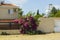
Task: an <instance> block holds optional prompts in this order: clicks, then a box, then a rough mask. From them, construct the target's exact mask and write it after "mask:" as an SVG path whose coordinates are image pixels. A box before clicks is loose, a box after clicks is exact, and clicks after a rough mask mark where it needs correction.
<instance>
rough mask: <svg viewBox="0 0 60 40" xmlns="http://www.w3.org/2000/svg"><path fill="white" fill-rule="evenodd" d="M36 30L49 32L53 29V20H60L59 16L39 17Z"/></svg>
mask: <svg viewBox="0 0 60 40" xmlns="http://www.w3.org/2000/svg"><path fill="white" fill-rule="evenodd" d="M39 20H40V22H39V27H38V30H41V31H43V32H46V33H49V32H53V31H54V26H55V23H54V22H55V20H60V18H39Z"/></svg>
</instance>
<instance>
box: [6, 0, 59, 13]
mask: <svg viewBox="0 0 60 40" xmlns="http://www.w3.org/2000/svg"><path fill="white" fill-rule="evenodd" d="M6 2H8V3H14V4H17V5H19V6H20V7H21V8H22V10H23V11H24V14H26V13H27V12H29V11H33V12H36V10H37V9H39V11H40V13H44V12H45V11H46V7H47V6H48V5H49V4H53V5H55V6H56V7H59V8H60V0H6Z"/></svg>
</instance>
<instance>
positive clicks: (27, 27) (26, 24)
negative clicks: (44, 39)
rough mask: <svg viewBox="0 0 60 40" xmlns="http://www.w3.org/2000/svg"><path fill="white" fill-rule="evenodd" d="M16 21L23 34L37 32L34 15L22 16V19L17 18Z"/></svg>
mask: <svg viewBox="0 0 60 40" xmlns="http://www.w3.org/2000/svg"><path fill="white" fill-rule="evenodd" d="M14 22H15V23H18V24H19V25H20V33H21V34H36V30H37V24H36V20H35V19H34V17H32V16H29V17H25V18H22V17H21V18H20V19H15V20H14Z"/></svg>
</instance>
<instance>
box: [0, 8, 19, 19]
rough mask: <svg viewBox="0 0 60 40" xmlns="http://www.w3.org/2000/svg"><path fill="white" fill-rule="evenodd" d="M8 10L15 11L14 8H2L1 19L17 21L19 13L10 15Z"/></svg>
mask: <svg viewBox="0 0 60 40" xmlns="http://www.w3.org/2000/svg"><path fill="white" fill-rule="evenodd" d="M8 9H13V8H9V7H7V8H0V19H15V18H17V16H18V11H17V12H14V13H13V14H9V13H8Z"/></svg>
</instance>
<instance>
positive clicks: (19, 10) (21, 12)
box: [18, 8, 23, 18]
mask: <svg viewBox="0 0 60 40" xmlns="http://www.w3.org/2000/svg"><path fill="white" fill-rule="evenodd" d="M22 15H23V11H22V9H20V8H18V17H19V18H20V17H21V16H22Z"/></svg>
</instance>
